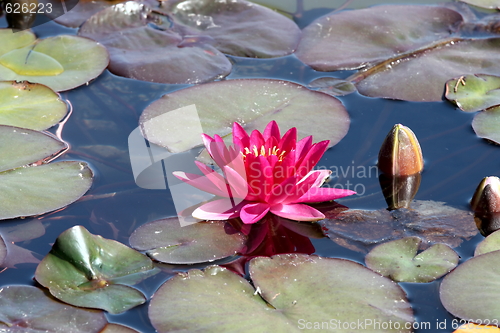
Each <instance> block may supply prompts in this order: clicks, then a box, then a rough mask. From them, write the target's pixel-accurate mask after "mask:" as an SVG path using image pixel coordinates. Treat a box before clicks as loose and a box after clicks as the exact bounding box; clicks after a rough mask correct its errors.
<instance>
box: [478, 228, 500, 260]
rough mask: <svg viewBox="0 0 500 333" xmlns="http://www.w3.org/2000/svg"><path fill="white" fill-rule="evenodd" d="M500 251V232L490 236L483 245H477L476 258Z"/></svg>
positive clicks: (483, 241) (482, 242) (484, 240)
mask: <svg viewBox="0 0 500 333" xmlns="http://www.w3.org/2000/svg"><path fill="white" fill-rule="evenodd" d="M498 250H500V230H497V231H495V232H493V233H491V234H489V235H488V237H486V238H485V239H483V240H482V241H481V243H479V244H477V246H476V250H475V251H474V256H479V255H481V254H485V253H489V252H493V251H498Z"/></svg>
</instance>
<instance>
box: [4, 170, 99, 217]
mask: <svg viewBox="0 0 500 333" xmlns="http://www.w3.org/2000/svg"><path fill="white" fill-rule="evenodd" d="M92 177H93V175H92V171H91V170H90V169H89V167H88V166H87V164H86V163H84V162H75V161H64V162H58V163H50V164H44V165H40V166H33V167H27V168H26V167H20V168H17V169H12V170H8V171H4V172H0V219H9V218H16V217H20V216H32V215H39V214H43V213H46V212H50V211H53V210H56V209H59V208H62V207H65V206H67V205H69V204H70V203H73V202H74V201H76V200H78V199H79V198H80V197H81V196H82V195H84V194H85V192H87V190H88V189H89V188H90V185H92Z"/></svg>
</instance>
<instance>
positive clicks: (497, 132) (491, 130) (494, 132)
mask: <svg viewBox="0 0 500 333" xmlns="http://www.w3.org/2000/svg"><path fill="white" fill-rule="evenodd" d="M472 128H473V129H474V132H476V134H477V136H479V137H481V138H483V139H488V140H491V141H493V142H495V143H497V144H500V106H496V107H493V108H491V109H488V110H486V111H483V112H479V113H478V114H476V116H475V117H474V120H473V121H472Z"/></svg>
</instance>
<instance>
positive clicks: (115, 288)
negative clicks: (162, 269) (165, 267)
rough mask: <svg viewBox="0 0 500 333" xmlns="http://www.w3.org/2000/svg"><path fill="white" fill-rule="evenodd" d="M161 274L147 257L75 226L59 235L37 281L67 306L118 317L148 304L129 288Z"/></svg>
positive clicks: (42, 265) (37, 273)
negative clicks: (90, 309) (96, 310)
mask: <svg viewBox="0 0 500 333" xmlns="http://www.w3.org/2000/svg"><path fill="white" fill-rule="evenodd" d="M158 272H159V270H158V269H157V268H155V267H154V266H153V263H152V262H151V260H150V259H149V258H148V257H146V256H145V255H143V254H141V253H139V252H137V251H135V250H133V249H131V248H129V247H128V246H126V245H124V244H121V243H119V242H117V241H114V240H110V239H105V238H102V237H101V236H96V235H92V234H91V233H89V232H88V231H87V229H85V228H84V227H82V226H74V227H72V228H70V229H68V230H66V231H64V232H63V233H62V234H61V235H59V237H58V238H57V240H56V242H55V243H54V246H53V247H52V250H51V251H50V252H49V254H47V256H45V258H43V260H42V261H41V262H40V264H39V265H38V267H37V269H36V272H35V279H36V280H37V281H38V282H39V283H40V284H41V285H42V286H44V287H46V288H49V291H50V293H51V294H52V295H53V296H54V297H56V298H57V299H60V300H62V301H64V302H66V303H69V304H72V305H75V306H82V307H89V308H98V309H104V310H106V311H108V312H110V313H113V314H116V313H121V312H124V311H126V310H129V309H131V308H133V307H135V306H137V305H140V304H143V303H144V302H146V298H145V297H144V295H143V294H142V293H141V292H140V291H139V290H137V289H134V288H132V287H130V286H128V285H131V284H135V283H138V282H140V281H142V280H144V279H145V278H147V277H149V276H151V275H154V274H156V273H158Z"/></svg>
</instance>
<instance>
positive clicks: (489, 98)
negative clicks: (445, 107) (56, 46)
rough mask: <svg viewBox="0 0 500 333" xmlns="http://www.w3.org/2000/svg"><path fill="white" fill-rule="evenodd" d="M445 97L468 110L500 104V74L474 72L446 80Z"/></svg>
mask: <svg viewBox="0 0 500 333" xmlns="http://www.w3.org/2000/svg"><path fill="white" fill-rule="evenodd" d="M445 97H446V98H447V99H448V100H449V101H451V102H453V103H455V104H456V105H457V106H458V107H459V108H460V109H461V110H462V111H466V112H473V111H480V110H484V109H487V108H489V107H492V106H495V105H500V76H494V75H485V74H474V75H464V76H460V77H459V78H455V79H452V80H450V81H448V82H446V93H445Z"/></svg>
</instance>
